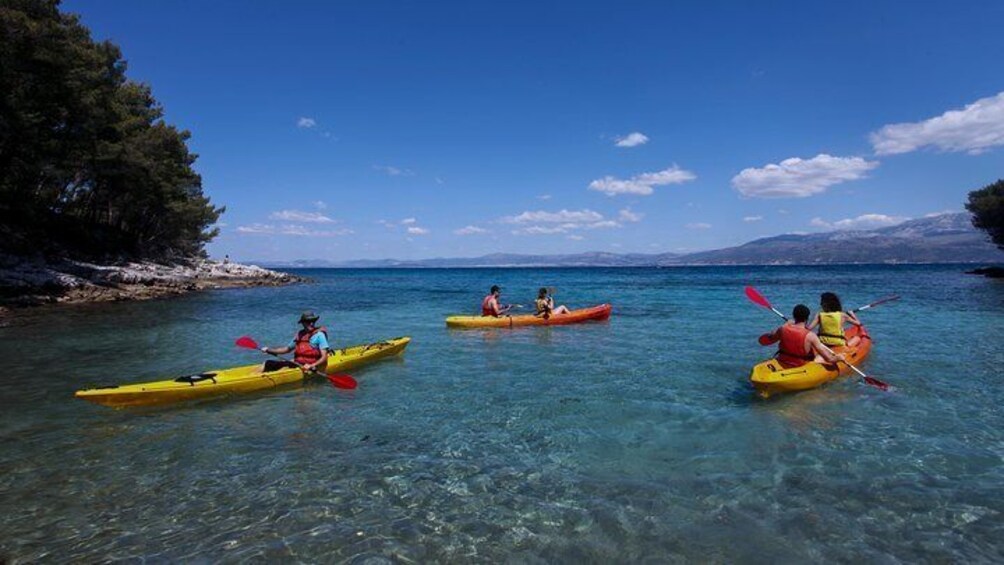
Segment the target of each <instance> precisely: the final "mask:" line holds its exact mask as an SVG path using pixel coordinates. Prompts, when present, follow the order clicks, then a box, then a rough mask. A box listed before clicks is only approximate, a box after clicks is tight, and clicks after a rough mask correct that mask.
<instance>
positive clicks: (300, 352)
mask: <svg viewBox="0 0 1004 565" xmlns="http://www.w3.org/2000/svg"><path fill="white" fill-rule="evenodd" d="M317 332H324V337H328V330H327V328H323V327H321V328H314V329H313V330H300V331H299V332H297V333H296V349H294V350H293V361H296V362H297V363H299V364H301V365H308V364H310V363H316V362H317V360H318V359H320V358H321V350H320V349H318V348H316V347H314V346H313V345H311V344H310V338H312V337H314V334H316V333H317Z"/></svg>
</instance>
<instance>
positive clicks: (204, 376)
mask: <svg viewBox="0 0 1004 565" xmlns="http://www.w3.org/2000/svg"><path fill="white" fill-rule="evenodd" d="M205 380H212V381H213V384H215V383H216V373H199V374H197V375H185V376H184V377H178V378H176V379H174V382H176V383H188V384H190V385H192V386H195V383H198V382H202V381H205Z"/></svg>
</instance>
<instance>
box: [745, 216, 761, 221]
mask: <svg viewBox="0 0 1004 565" xmlns="http://www.w3.org/2000/svg"><path fill="white" fill-rule="evenodd" d="M762 219H763V216H746V217H745V218H743V221H744V222H759V221H760V220H762Z"/></svg>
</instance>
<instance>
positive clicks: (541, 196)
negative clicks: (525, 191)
mask: <svg viewBox="0 0 1004 565" xmlns="http://www.w3.org/2000/svg"><path fill="white" fill-rule="evenodd" d="M550 199H551V195H550V194H541V195H540V196H538V197H537V200H550Z"/></svg>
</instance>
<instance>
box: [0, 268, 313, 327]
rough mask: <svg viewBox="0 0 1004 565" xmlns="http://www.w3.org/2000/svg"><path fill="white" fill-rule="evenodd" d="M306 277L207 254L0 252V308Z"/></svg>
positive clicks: (153, 295) (287, 281)
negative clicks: (104, 258)
mask: <svg viewBox="0 0 1004 565" xmlns="http://www.w3.org/2000/svg"><path fill="white" fill-rule="evenodd" d="M306 281H307V279H304V278H303V277H298V276H295V275H291V274H289V273H283V272H279V271H271V270H268V269H264V268H262V267H258V266H256V265H242V264H240V263H232V262H228V261H211V260H208V259H188V260H181V261H176V262H172V263H170V264H163V263H154V262H122V263H118V264H114V265H100V264H95V263H88V262H84V261H73V260H59V261H46V260H44V259H41V258H30V259H26V258H21V257H13V256H5V255H0V314H2V313H3V311H4V310H9V309H12V308H19V307H26V306H38V305H43V304H79V303H84V302H112V301H120V300H148V299H151V298H160V297H164V296H176V295H180V294H185V293H188V292H193V291H198V290H208V289H221V288H238V287H241V288H242V287H255V286H283V285H287V284H295V283H301V282H306Z"/></svg>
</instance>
